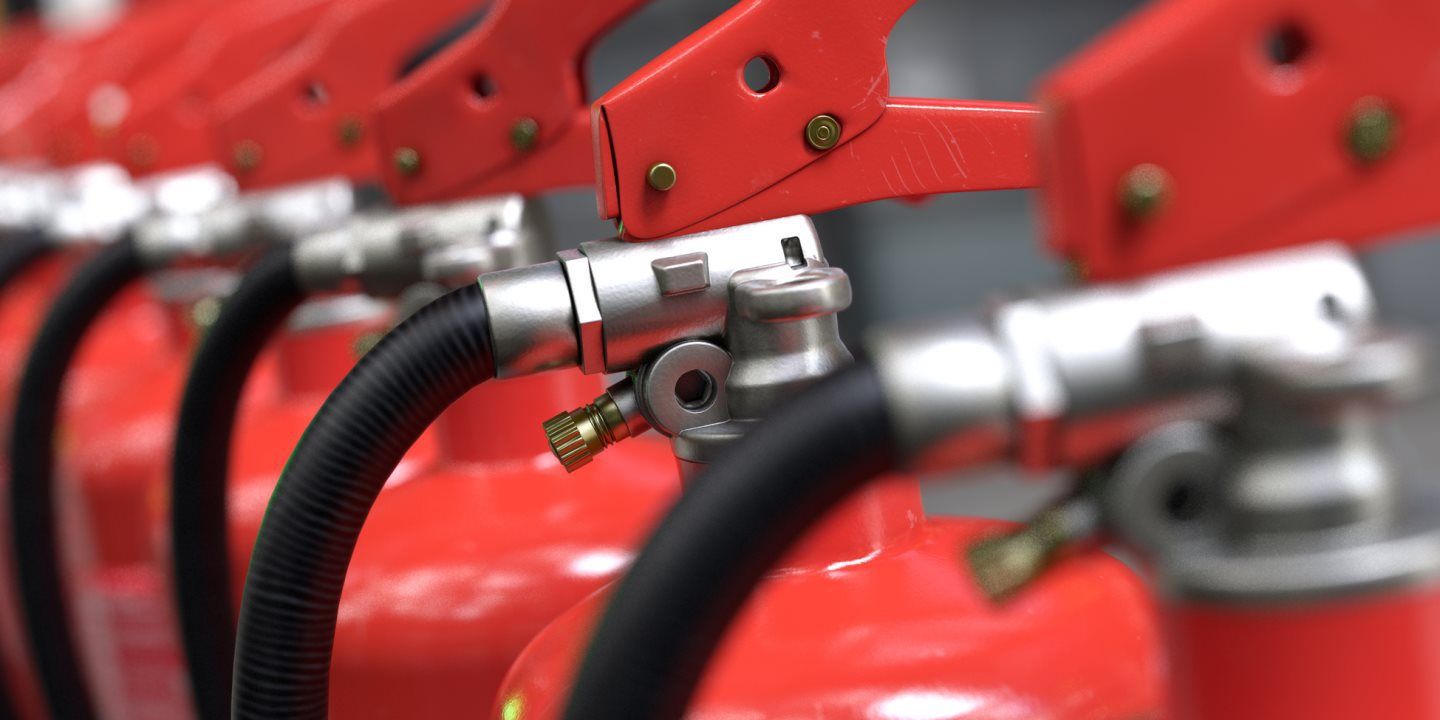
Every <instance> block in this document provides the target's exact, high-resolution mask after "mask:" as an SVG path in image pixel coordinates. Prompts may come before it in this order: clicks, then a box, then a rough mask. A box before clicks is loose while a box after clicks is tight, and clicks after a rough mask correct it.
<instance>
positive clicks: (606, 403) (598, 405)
mask: <svg viewBox="0 0 1440 720" xmlns="http://www.w3.org/2000/svg"><path fill="white" fill-rule="evenodd" d="M634 398H635V390H634V386H633V384H632V383H631V382H630V380H629V379H625V380H622V381H620V382H619V383H616V384H615V385H614V386H613V387H611V388H610V389H609V390H607V391H605V393H604V394H602V395H601V396H600V397H598V398H595V402H593V403H590V404H589V405H586V406H584V407H581V408H579V409H576V410H571V411H570V412H562V413H560V414H559V415H556V416H555V417H553V418H550V419H549V420H546V421H545V424H544V428H545V438H546V439H547V440H549V441H550V451H551V452H553V453H555V457H556V459H558V460H559V461H560V465H561V466H563V467H564V468H565V472H575V471H576V470H579V469H580V468H582V467H585V466H586V465H588V464H590V461H591V460H593V459H595V456H596V455H599V454H600V452H601V451H603V450H604V449H605V448H607V447H610V446H611V445H614V444H615V443H617V442H620V441H621V440H624V439H625V438H628V437H630V436H631V435H634V434H637V433H642V432H644V431H645V430H647V429H648V428H649V427H650V426H649V425H648V424H647V423H646V422H645V420H644V418H642V417H641V416H640V412H639V410H638V406H637V405H636V402H635V399H634Z"/></svg>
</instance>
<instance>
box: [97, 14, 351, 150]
mask: <svg viewBox="0 0 1440 720" xmlns="http://www.w3.org/2000/svg"><path fill="white" fill-rule="evenodd" d="M330 3H331V0H250V1H249V2H243V3H234V4H231V5H229V6H227V7H225V8H224V9H222V10H220V11H219V12H217V13H215V14H214V16H212V17H210V18H208V19H207V20H206V21H205V22H204V23H203V24H202V25H201V26H200V27H199V28H198V29H196V30H194V31H193V33H192V34H191V35H190V38H189V40H188V41H187V42H186V43H185V44H184V46H183V48H182V49H181V50H180V53H179V55H178V56H177V57H176V58H174V60H173V61H171V62H167V63H165V64H163V65H161V66H160V67H158V68H156V69H155V70H154V71H152V72H150V73H148V74H146V75H144V76H143V77H141V78H139V79H138V80H137V81H136V82H135V83H134V84H133V85H131V86H130V87H127V88H126V94H127V95H128V98H129V105H130V109H129V112H128V113H127V114H126V115H125V116H124V117H123V118H121V119H120V122H119V123H118V124H116V125H111V126H108V127H105V126H97V127H96V132H97V133H99V134H100V136H101V138H102V141H103V142H102V148H103V150H104V152H106V154H108V155H110V156H112V157H114V158H115V159H116V160H117V161H118V162H120V163H121V164H123V165H125V166H126V168H127V169H128V170H130V172H131V173H132V174H134V175H137V176H138V175H145V174H150V173H157V172H164V171H167V170H173V169H176V168H180V167H185V166H191V165H199V164H202V163H218V162H223V158H221V157H220V156H219V153H218V152H217V150H218V148H217V147H216V143H215V140H214V128H213V127H212V125H211V112H210V109H211V103H213V102H214V100H215V99H216V98H217V97H219V96H220V94H221V93H223V92H224V91H225V90H228V89H229V88H231V87H233V86H235V85H237V84H239V83H240V82H241V81H243V80H244V79H245V78H247V77H249V76H250V75H252V74H254V73H255V72H257V71H258V70H260V69H261V68H263V67H265V65H266V64H267V63H269V62H271V61H273V60H275V59H277V58H278V57H280V55H281V54H282V53H283V52H284V51H286V50H288V49H290V48H291V47H293V46H294V45H295V44H296V43H298V42H299V41H300V40H301V39H303V38H304V37H305V35H306V33H308V32H309V30H310V28H311V27H313V26H314V23H315V21H316V20H317V19H318V18H319V17H320V16H321V14H322V13H324V12H325V10H326V8H327V7H328V6H329V5H330Z"/></svg>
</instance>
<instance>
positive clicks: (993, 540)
mask: <svg viewBox="0 0 1440 720" xmlns="http://www.w3.org/2000/svg"><path fill="white" fill-rule="evenodd" d="M1098 522H1099V519H1098V510H1097V508H1096V507H1095V504H1094V501H1093V500H1091V499H1089V498H1087V497H1075V498H1070V499H1068V500H1065V501H1063V502H1061V503H1060V504H1058V505H1056V506H1054V507H1051V508H1049V509H1047V510H1045V511H1044V512H1042V513H1040V514H1039V515H1038V516H1036V517H1035V519H1034V520H1031V521H1030V522H1029V523H1027V524H1026V525H1025V526H1024V527H1021V528H1019V529H1017V530H1014V531H1011V532H1008V533H1004V534H1001V535H995V536H992V537H989V538H986V539H984V540H981V541H979V542H977V543H975V544H974V545H971V546H970V548H969V550H968V551H967V552H966V555H967V556H968V559H969V561H970V570H971V572H972V573H974V575H975V582H976V583H978V584H979V585H980V589H981V590H982V591H984V593H985V594H986V595H987V596H989V598H990V599H991V600H993V601H995V602H1003V601H1005V600H1008V599H1010V598H1011V597H1013V596H1014V595H1015V594H1016V593H1018V592H1020V591H1021V590H1023V589H1024V588H1025V587H1026V586H1028V585H1029V584H1030V583H1031V582H1033V581H1034V580H1035V579H1036V578H1038V577H1040V575H1041V574H1043V573H1044V572H1045V571H1046V570H1047V569H1049V568H1050V566H1051V565H1053V564H1054V563H1055V561H1056V560H1057V559H1058V558H1059V557H1060V555H1061V551H1062V550H1064V549H1065V548H1066V547H1067V546H1069V545H1071V544H1072V543H1074V542H1076V541H1078V540H1081V539H1083V538H1086V537H1088V536H1091V535H1093V534H1095V532H1096V529H1097V525H1098Z"/></svg>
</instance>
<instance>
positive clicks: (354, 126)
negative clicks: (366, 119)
mask: <svg viewBox="0 0 1440 720" xmlns="http://www.w3.org/2000/svg"><path fill="white" fill-rule="evenodd" d="M336 134H337V135H339V137H340V144H341V145H343V146H345V147H347V148H348V147H355V146H356V145H359V144H360V140H361V139H362V138H364V137H365V123H363V122H361V120H360V118H358V117H355V116H354V115H350V116H347V117H345V118H342V119H341V120H340V126H339V128H338V129H337V131H336Z"/></svg>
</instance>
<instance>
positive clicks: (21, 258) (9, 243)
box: [0, 230, 55, 720]
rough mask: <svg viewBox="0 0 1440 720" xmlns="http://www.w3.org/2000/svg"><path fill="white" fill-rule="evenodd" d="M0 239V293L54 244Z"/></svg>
mask: <svg viewBox="0 0 1440 720" xmlns="http://www.w3.org/2000/svg"><path fill="white" fill-rule="evenodd" d="M4 235H5V236H4V237H3V238H0V291H3V290H5V289H6V288H7V287H8V286H9V285H10V283H11V281H13V280H15V279H16V278H17V277H19V276H20V275H21V274H22V273H24V272H25V271H26V270H29V269H30V268H31V266H33V265H34V264H35V263H36V262H38V261H39V260H41V259H42V258H44V257H46V256H47V255H49V254H50V252H51V251H52V250H53V249H54V247H55V244H54V243H52V242H50V239H49V238H48V237H46V236H45V233H43V232H40V231H38V230H24V231H20V232H8V233H5V234H4ZM16 717H19V714H18V713H17V712H16V711H15V705H14V703H13V702H12V701H11V699H10V687H9V685H8V684H7V683H3V682H0V720H12V719H13V718H16Z"/></svg>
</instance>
